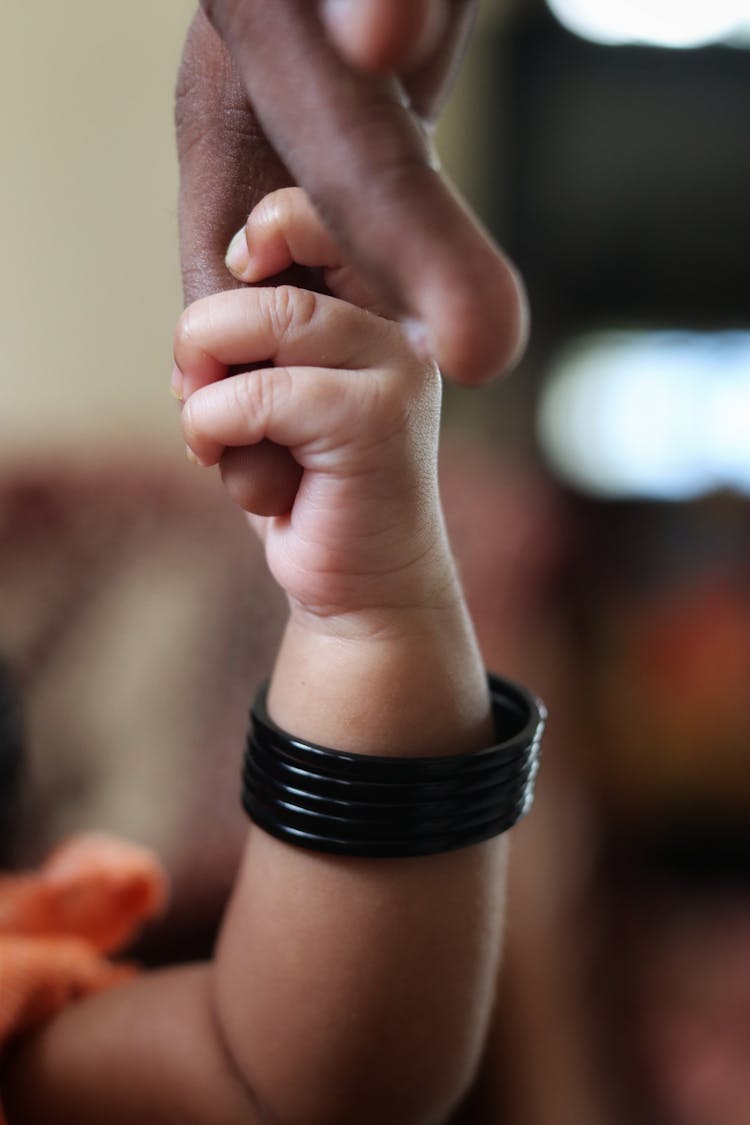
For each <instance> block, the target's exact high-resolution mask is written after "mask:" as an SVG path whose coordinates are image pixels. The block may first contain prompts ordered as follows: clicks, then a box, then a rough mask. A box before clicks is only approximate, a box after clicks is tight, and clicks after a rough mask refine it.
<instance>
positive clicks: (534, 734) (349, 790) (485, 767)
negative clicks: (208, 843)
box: [242, 676, 546, 857]
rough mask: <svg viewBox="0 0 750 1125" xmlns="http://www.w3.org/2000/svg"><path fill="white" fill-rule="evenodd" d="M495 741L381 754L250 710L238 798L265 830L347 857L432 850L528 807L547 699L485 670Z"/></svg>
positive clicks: (494, 827)
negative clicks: (448, 751) (472, 747)
mask: <svg viewBox="0 0 750 1125" xmlns="http://www.w3.org/2000/svg"><path fill="white" fill-rule="evenodd" d="M489 686H490V694H491V698H492V712H493V716H494V721H495V734H496V739H497V743H496V745H495V746H492V747H489V748H488V749H486V750H480V751H477V752H476V753H472V754H458V755H454V756H452V757H442V758H434V757H433V758H388V757H382V756H378V757H372V756H370V755H366V754H347V753H343V752H341V751H338V750H328V749H326V748H325V747H323V746H315V745H312V744H310V743H307V742H303V741H302V740H301V739H299V738H295V737H294V736H293V735H291V734H288V733H287V732H286V731H284V730H282V729H281V728H280V727H278V726H277V725H276V724H275V723H274V722H273V720H272V719H271V718H270V717H269V715H268V710H267V707H266V688H265V687H263V688H261V690H260V692H259V693H258V696H257V699H256V701H255V704H254V706H253V709H252V713H251V719H252V721H251V725H250V730H249V731H248V735H247V743H246V751H245V763H244V771H243V789H242V804H243V806H244V808H245V811H246V812H247V814H248V816H250V818H251V819H252V820H254V821H255V823H256V824H258V825H260V827H261V828H264V829H265V831H266V832H269V833H270V834H271V835H272V836H276V837H278V838H279V839H280V840H285V841H286V842H287V843H290V844H296V845H297V846H298V847H302V848H309V849H312V850H314V851H319V852H331V853H334V854H336V855H350V856H369V857H376V856H412V855H432V854H435V853H437V852H444V851H451V850H453V849H454V848H464V847H468V846H469V845H470V844H478V843H480V841H482V840H488V839H489V838H490V837H491V836H497V835H499V834H500V833H501V832H505V831H506V830H507V829H508V828H511V827H512V826H513V825H514V824H515V823H516V822H517V821H518V820H520V818H521V817H522V816H523V815H524V813H526V812H527V811H528V809H529V808H530V807H531V803H532V800H533V795H534V779H535V777H536V773H537V769H538V764H539V746H540V743H541V738H542V733H543V731H544V721H545V718H546V712H545V709H544V705H543V704H542V703H540V701H539V700H538V699H536V698H535V697H534V696H533V695H531V694H530V693H529V692H527V691H526V690H525V689H524V688H521V687H518V686H517V685H515V684H512V683H509V682H508V681H507V680H501V679H500V678H499V677H496V676H490V677H489Z"/></svg>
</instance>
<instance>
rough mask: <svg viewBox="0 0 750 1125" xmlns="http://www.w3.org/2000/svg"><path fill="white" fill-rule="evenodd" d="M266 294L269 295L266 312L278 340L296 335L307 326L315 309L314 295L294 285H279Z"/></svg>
mask: <svg viewBox="0 0 750 1125" xmlns="http://www.w3.org/2000/svg"><path fill="white" fill-rule="evenodd" d="M267 292H268V293H270V295H271V296H270V303H269V307H268V312H269V316H270V318H271V322H272V325H273V330H274V335H275V336H276V338H277V339H278V340H283V339H285V338H286V337H288V336H294V335H297V333H299V332H301V331H303V330H304V329H305V328H307V327H308V326H309V324H310V323H311V321H312V319H313V317H314V316H315V309H316V307H317V301H316V297H315V294H314V293H311V292H310V291H309V290H308V289H297V288H296V287H295V286H294V285H279V286H277V287H276V288H275V289H270V290H267Z"/></svg>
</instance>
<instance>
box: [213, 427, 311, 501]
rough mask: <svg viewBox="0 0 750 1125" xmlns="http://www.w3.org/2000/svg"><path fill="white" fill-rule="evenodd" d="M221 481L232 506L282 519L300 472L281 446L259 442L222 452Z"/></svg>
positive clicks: (292, 496) (297, 486)
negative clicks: (232, 503) (234, 504)
mask: <svg viewBox="0 0 750 1125" xmlns="http://www.w3.org/2000/svg"><path fill="white" fill-rule="evenodd" d="M220 469H221V479H222V481H223V482H224V486H225V488H226V490H227V492H228V493H229V495H230V496H231V498H232V499H233V500H234V502H235V503H236V504H239V506H240V507H241V508H243V509H244V510H245V511H246V512H253V513H254V514H255V515H258V516H284V515H286V513H287V512H290V511H291V509H292V506H293V504H294V498H295V496H296V495H297V489H298V488H299V482H300V479H301V477H302V469H301V468H300V466H299V465H298V464H297V462H296V461H295V460H294V458H293V457H292V455H291V453H290V452H289V450H288V449H285V448H284V446H283V445H276V444H274V442H271V441H262V442H259V443H258V445H245V446H241V447H240V448H234V449H232V448H230V449H226V450H225V451H224V453H223V455H222V458H221V462H220Z"/></svg>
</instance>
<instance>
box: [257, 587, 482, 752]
mask: <svg viewBox="0 0 750 1125" xmlns="http://www.w3.org/2000/svg"><path fill="white" fill-rule="evenodd" d="M269 709H270V712H271V715H272V717H273V718H274V719H275V721H276V722H277V723H279V725H280V726H282V727H284V728H285V729H287V730H289V731H291V732H292V733H295V734H297V735H298V736H299V737H301V738H306V739H307V740H309V741H311V742H317V743H320V744H322V745H328V746H332V747H334V748H337V749H341V750H349V751H351V752H354V753H368V752H374V753H385V754H388V753H395V754H412V753H414V754H442V753H446V754H452V753H459V752H463V751H470V750H475V749H479V748H481V746H483V745H487V744H488V742H487V739H488V738H489V737H490V734H491V723H490V718H489V715H490V709H489V696H488V691H487V683H486V676H485V670H484V667H483V663H482V660H481V657H480V654H479V650H478V647H477V644H476V640H475V637H474V632H473V628H472V625H471V621H470V619H469V616H468V612H467V610H466V606H465V603H464V600H463V597H462V594H461V591H460V587H459V585H458V583H457V581H456V580H455V577H454V579H453V583H452V590H451V592H450V593H448V591H445V592H444V593H443V595H442V596H441V598H438V599H435V600H434V601H433V602H429V601H426V602H424V603H423V604H420V605H414V606H410V607H406V606H404V607H401V608H398V609H397V608H393V607H384V606H378V607H377V608H368V609H364V608H363V609H360V610H358V611H356V612H351V613H347V614H341V615H337V616H335V617H318V616H317V615H311V614H309V613H308V612H306V611H301V612H300V611H299V610H297V611H293V612H292V614H291V615H290V619H289V622H288V625H287V629H286V631H285V635H284V639H283V642H282V646H281V650H280V653H279V657H278V660H277V663H276V667H275V669H274V672H273V676H272V680H271V689H270V693H269Z"/></svg>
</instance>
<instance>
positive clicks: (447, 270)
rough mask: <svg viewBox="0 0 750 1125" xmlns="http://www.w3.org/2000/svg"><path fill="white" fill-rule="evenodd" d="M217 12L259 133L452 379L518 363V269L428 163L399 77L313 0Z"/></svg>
mask: <svg viewBox="0 0 750 1125" xmlns="http://www.w3.org/2000/svg"><path fill="white" fill-rule="evenodd" d="M212 11H213V18H214V19H216V20H217V23H218V26H219V29H220V31H221V33H222V35H223V36H224V37H225V38H226V40H227V42H228V43H229V45H230V49H231V51H232V52H233V55H234V57H235V61H236V62H237V64H238V67H239V70H240V72H241V74H242V76H243V81H244V83H245V86H246V89H247V90H248V93H249V96H250V100H251V102H252V104H253V107H254V110H255V112H256V113H257V116H258V119H259V121H260V122H261V124H262V127H263V131H264V133H265V134H266V135H267V136H268V137H269V138H270V140H271V142H272V144H273V146H274V148H275V150H276V151H277V152H278V153H279V155H280V157H281V160H282V162H283V163H284V165H285V166H287V167H288V168H289V170H290V171H291V173H292V176H293V177H294V179H295V180H296V181H297V182H298V183H299V184H301V185H302V186H303V187H304V188H306V190H307V191H308V192H309V194H310V196H311V198H312V199H313V202H314V203H315V205H316V207H317V208H318V211H319V212H320V214H321V216H322V218H323V220H324V222H325V223H326V225H327V226H328V227H329V229H331V231H332V232H333V234H334V236H335V237H336V238H337V240H338V241H339V243H340V244H341V246H342V248H343V250H344V252H345V254H346V255H347V256H348V257H349V258H350V260H351V261H352V262H353V263H354V264H355V265H356V266H357V267H358V268H359V269H360V270H361V271H362V272H363V273H364V274H365V276H366V277H367V279H368V281H370V282H371V283H372V284H373V287H375V288H377V289H378V290H379V291H380V292H381V293H382V295H383V298H384V300H385V302H386V304H388V305H389V306H391V307H395V308H397V309H398V310H399V312H400V314H401V315H402V316H403V317H404V318H405V319H409V320H412V321H415V322H417V323H418V324H419V325H420V326H421V328H422V332H423V335H422V339H423V343H424V349H425V350H428V351H431V352H432V354H433V355H434V357H435V358H436V359H437V360H438V362H439V364H440V366H441V367H442V368H443V370H444V371H445V373H446V374H448V375H449V376H451V377H453V378H455V379H457V380H458V381H460V382H466V383H472V382H481V381H483V380H485V379H487V378H490V377H491V376H493V375H495V374H497V373H498V372H500V371H501V370H503V369H505V368H507V367H508V366H510V365H511V364H512V363H513V362H514V361H515V359H516V358H517V356H518V354H519V352H520V351H521V349H522V347H523V343H524V339H525V331H526V327H525V326H526V317H525V304H524V300H523V296H522V293H521V290H520V287H519V283H518V279H517V276H516V274H515V271H514V270H513V268H512V267H511V265H510V264H509V263H508V261H507V259H505V258H504V257H503V255H502V254H501V253H500V252H499V251H498V250H497V248H496V247H495V246H494V244H493V243H492V241H491V240H490V239H489V238H488V237H487V236H486V234H484V232H482V231H481V229H480V228H479V226H478V225H477V224H476V222H475V221H474V220H473V219H472V218H471V217H470V216H469V215H468V214H467V212H466V211H465V210H464V209H463V208H462V207H461V206H460V204H459V203H458V202H457V200H456V199H455V197H454V195H453V194H452V192H451V191H450V189H449V187H448V186H447V185H446V184H445V182H444V181H443V180H442V179H441V178H440V176H439V175H438V174H437V173H436V172H435V170H434V169H433V168H432V167H431V165H430V157H429V149H428V146H427V145H426V143H425V138H424V134H423V133H422V131H421V128H420V126H419V123H418V121H417V119H416V118H415V116H414V115H413V114H412V113H411V112H410V111H409V109H408V108H407V107H406V106H405V105H404V104H403V98H402V96H401V89H400V87H399V86H398V83H397V82H395V81H394V80H390V79H385V78H376V77H372V76H366V75H362V74H359V73H356V72H355V71H354V70H352V68H351V67H349V66H348V65H346V64H345V63H344V62H343V61H342V60H341V59H340V57H339V56H338V54H337V53H336V51H335V50H334V49H333V47H332V46H331V45H330V43H328V41H327V39H326V38H325V36H324V35H323V33H322V29H321V27H320V23H319V21H318V19H317V16H316V12H315V10H314V9H313V8H311V7H310V5H309V3H308V0H275V2H274V4H273V5H268V4H267V3H265V0H244V3H241V4H240V3H238V0H234V3H232V2H231V0H224V2H223V3H220V2H218V0H217V2H216V3H215V4H213V5H212ZM269 43H274V44H276V49H275V50H273V51H269V50H268V44H269Z"/></svg>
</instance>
